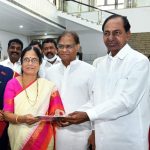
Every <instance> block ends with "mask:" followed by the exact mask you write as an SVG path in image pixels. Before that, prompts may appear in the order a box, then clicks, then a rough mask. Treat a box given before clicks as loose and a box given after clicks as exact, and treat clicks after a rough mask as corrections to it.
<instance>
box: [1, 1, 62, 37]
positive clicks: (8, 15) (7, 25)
mask: <svg viewBox="0 0 150 150" xmlns="http://www.w3.org/2000/svg"><path fill="white" fill-rule="evenodd" d="M20 25H23V26H24V27H23V28H22V29H20V28H19V26H20ZM0 30H3V31H8V32H12V33H17V34H22V35H26V36H33V35H44V33H48V34H56V35H57V34H60V33H61V32H62V31H63V30H64V28H63V27H61V25H60V26H59V25H57V23H56V24H55V23H53V22H51V21H50V20H45V19H43V18H41V17H39V16H37V15H34V14H32V13H29V12H27V11H20V10H19V9H16V8H15V7H13V6H11V5H8V4H6V3H4V2H1V1H0Z"/></svg>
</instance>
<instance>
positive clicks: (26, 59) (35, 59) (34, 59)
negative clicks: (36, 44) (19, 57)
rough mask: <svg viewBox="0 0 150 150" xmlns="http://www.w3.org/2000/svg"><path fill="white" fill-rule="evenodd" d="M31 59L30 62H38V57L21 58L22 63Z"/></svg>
mask: <svg viewBox="0 0 150 150" xmlns="http://www.w3.org/2000/svg"><path fill="white" fill-rule="evenodd" d="M30 61H31V63H32V64H37V63H39V59H38V58H31V57H30V58H29V57H25V58H23V62H24V63H29V62H30Z"/></svg>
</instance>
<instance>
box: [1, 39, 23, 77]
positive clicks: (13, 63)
mask: <svg viewBox="0 0 150 150" xmlns="http://www.w3.org/2000/svg"><path fill="white" fill-rule="evenodd" d="M22 49H23V43H22V41H21V40H19V39H12V40H10V41H9V42H8V48H7V52H8V56H9V57H8V58H7V59H6V60H4V61H2V62H0V64H1V65H3V66H6V67H9V68H11V69H12V70H13V71H15V72H17V73H19V74H20V73H21V63H20V56H21V52H22Z"/></svg>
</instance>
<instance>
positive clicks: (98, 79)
mask: <svg viewBox="0 0 150 150" xmlns="http://www.w3.org/2000/svg"><path fill="white" fill-rule="evenodd" d="M103 31H104V42H105V45H106V47H107V48H108V50H110V53H109V54H108V55H107V56H106V57H105V58H104V59H103V60H101V61H100V63H99V64H97V69H96V73H95V76H94V79H95V82H94V86H93V97H94V101H93V104H91V105H86V107H88V106H89V109H88V110H86V111H85V112H74V113H72V114H70V115H71V117H68V118H66V121H69V122H70V123H73V124H77V123H80V122H84V121H88V120H91V121H94V125H95V140H96V150H148V129H149V123H150V98H149V61H148V59H147V58H146V57H145V56H144V55H143V54H141V53H139V52H137V51H135V50H133V49H132V48H131V47H130V46H129V45H128V44H127V41H128V39H129V37H130V25H129V23H128V20H127V18H126V17H123V16H118V15H112V16H110V17H109V18H108V19H107V20H106V21H105V22H104V24H103Z"/></svg>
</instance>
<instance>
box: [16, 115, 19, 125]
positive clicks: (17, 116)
mask: <svg viewBox="0 0 150 150" xmlns="http://www.w3.org/2000/svg"><path fill="white" fill-rule="evenodd" d="M18 117H19V116H18V115H16V123H19V122H18Z"/></svg>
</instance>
